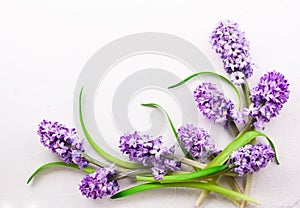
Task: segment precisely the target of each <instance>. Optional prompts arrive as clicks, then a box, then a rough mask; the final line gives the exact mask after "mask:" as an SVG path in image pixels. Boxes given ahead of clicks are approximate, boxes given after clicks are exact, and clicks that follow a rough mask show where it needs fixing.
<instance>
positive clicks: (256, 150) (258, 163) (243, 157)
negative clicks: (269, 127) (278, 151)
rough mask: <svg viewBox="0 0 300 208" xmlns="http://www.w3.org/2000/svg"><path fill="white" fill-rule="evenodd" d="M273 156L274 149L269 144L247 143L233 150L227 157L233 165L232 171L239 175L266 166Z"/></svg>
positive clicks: (256, 170)
mask: <svg viewBox="0 0 300 208" xmlns="http://www.w3.org/2000/svg"><path fill="white" fill-rule="evenodd" d="M274 157H275V153H274V150H273V149H272V148H271V147H270V145H265V144H261V143H259V144H256V145H252V144H247V145H246V146H244V147H240V148H239V149H238V150H237V151H235V152H233V153H232V154H231V156H230V158H229V163H230V164H233V165H234V166H235V167H234V168H233V171H234V172H236V173H238V174H239V176H240V177H242V176H243V175H245V174H247V173H250V174H251V173H254V172H258V171H259V170H260V169H261V168H264V167H266V166H267V164H268V163H269V162H270V161H273V159H274Z"/></svg>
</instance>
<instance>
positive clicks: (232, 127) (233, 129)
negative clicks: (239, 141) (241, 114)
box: [228, 118, 240, 136]
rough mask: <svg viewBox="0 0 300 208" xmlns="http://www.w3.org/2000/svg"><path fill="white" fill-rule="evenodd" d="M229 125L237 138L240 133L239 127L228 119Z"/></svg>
mask: <svg viewBox="0 0 300 208" xmlns="http://www.w3.org/2000/svg"><path fill="white" fill-rule="evenodd" d="M228 125H229V126H230V128H231V130H232V133H233V134H234V136H237V135H238V134H239V133H240V130H239V128H238V127H237V125H236V124H235V122H234V121H233V120H232V119H230V118H228Z"/></svg>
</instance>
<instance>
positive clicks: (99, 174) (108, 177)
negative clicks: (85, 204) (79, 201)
mask: <svg viewBox="0 0 300 208" xmlns="http://www.w3.org/2000/svg"><path fill="white" fill-rule="evenodd" d="M115 177H116V171H115V170H114V168H113V167H104V168H100V169H97V171H96V172H94V173H91V174H88V175H86V176H85V177H84V178H83V179H82V180H81V183H80V185H79V190H80V191H81V193H82V195H84V196H86V197H87V198H92V199H97V198H100V199H101V198H102V197H105V196H111V195H113V194H115V193H116V192H117V191H119V189H120V186H119V184H118V182H117V181H116V180H115Z"/></svg>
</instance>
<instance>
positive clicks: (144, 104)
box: [141, 103, 193, 159]
mask: <svg viewBox="0 0 300 208" xmlns="http://www.w3.org/2000/svg"><path fill="white" fill-rule="evenodd" d="M141 105H142V106H147V107H153V108H158V109H160V110H161V111H162V112H163V113H164V114H165V115H166V117H167V118H168V121H169V124H170V126H171V128H172V131H173V134H174V136H175V138H176V140H177V143H178V144H179V146H180V148H181V150H182V152H183V153H184V155H185V156H186V157H187V158H189V159H193V158H192V156H191V155H190V154H189V153H188V152H187V151H186V149H185V148H184V147H183V146H182V144H181V142H180V139H179V136H178V134H177V130H176V129H175V127H174V125H173V122H172V120H171V118H170V116H169V114H168V112H167V111H166V110H165V109H164V108H163V107H161V106H160V105H158V104H156V103H142V104H141Z"/></svg>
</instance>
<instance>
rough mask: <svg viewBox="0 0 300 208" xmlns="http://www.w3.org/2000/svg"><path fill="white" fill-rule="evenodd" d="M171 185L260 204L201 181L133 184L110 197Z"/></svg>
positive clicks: (169, 186)
mask: <svg viewBox="0 0 300 208" xmlns="http://www.w3.org/2000/svg"><path fill="white" fill-rule="evenodd" d="M173 187H185V188H196V189H204V190H208V191H213V192H216V193H219V194H222V195H225V196H227V197H229V198H235V199H241V200H245V201H248V202H252V203H254V204H260V203H259V202H258V201H257V200H255V199H254V198H252V197H250V196H246V195H244V194H241V193H238V192H235V191H233V190H230V189H227V188H224V187H222V186H219V185H212V184H207V183H202V182H181V183H146V184H142V185H138V186H134V187H132V188H129V189H126V190H124V191H120V192H118V193H116V194H115V195H113V196H112V197H111V198H112V199H117V198H121V197H125V196H128V195H132V194H135V193H138V192H142V191H147V190H151V189H158V188H173Z"/></svg>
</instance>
